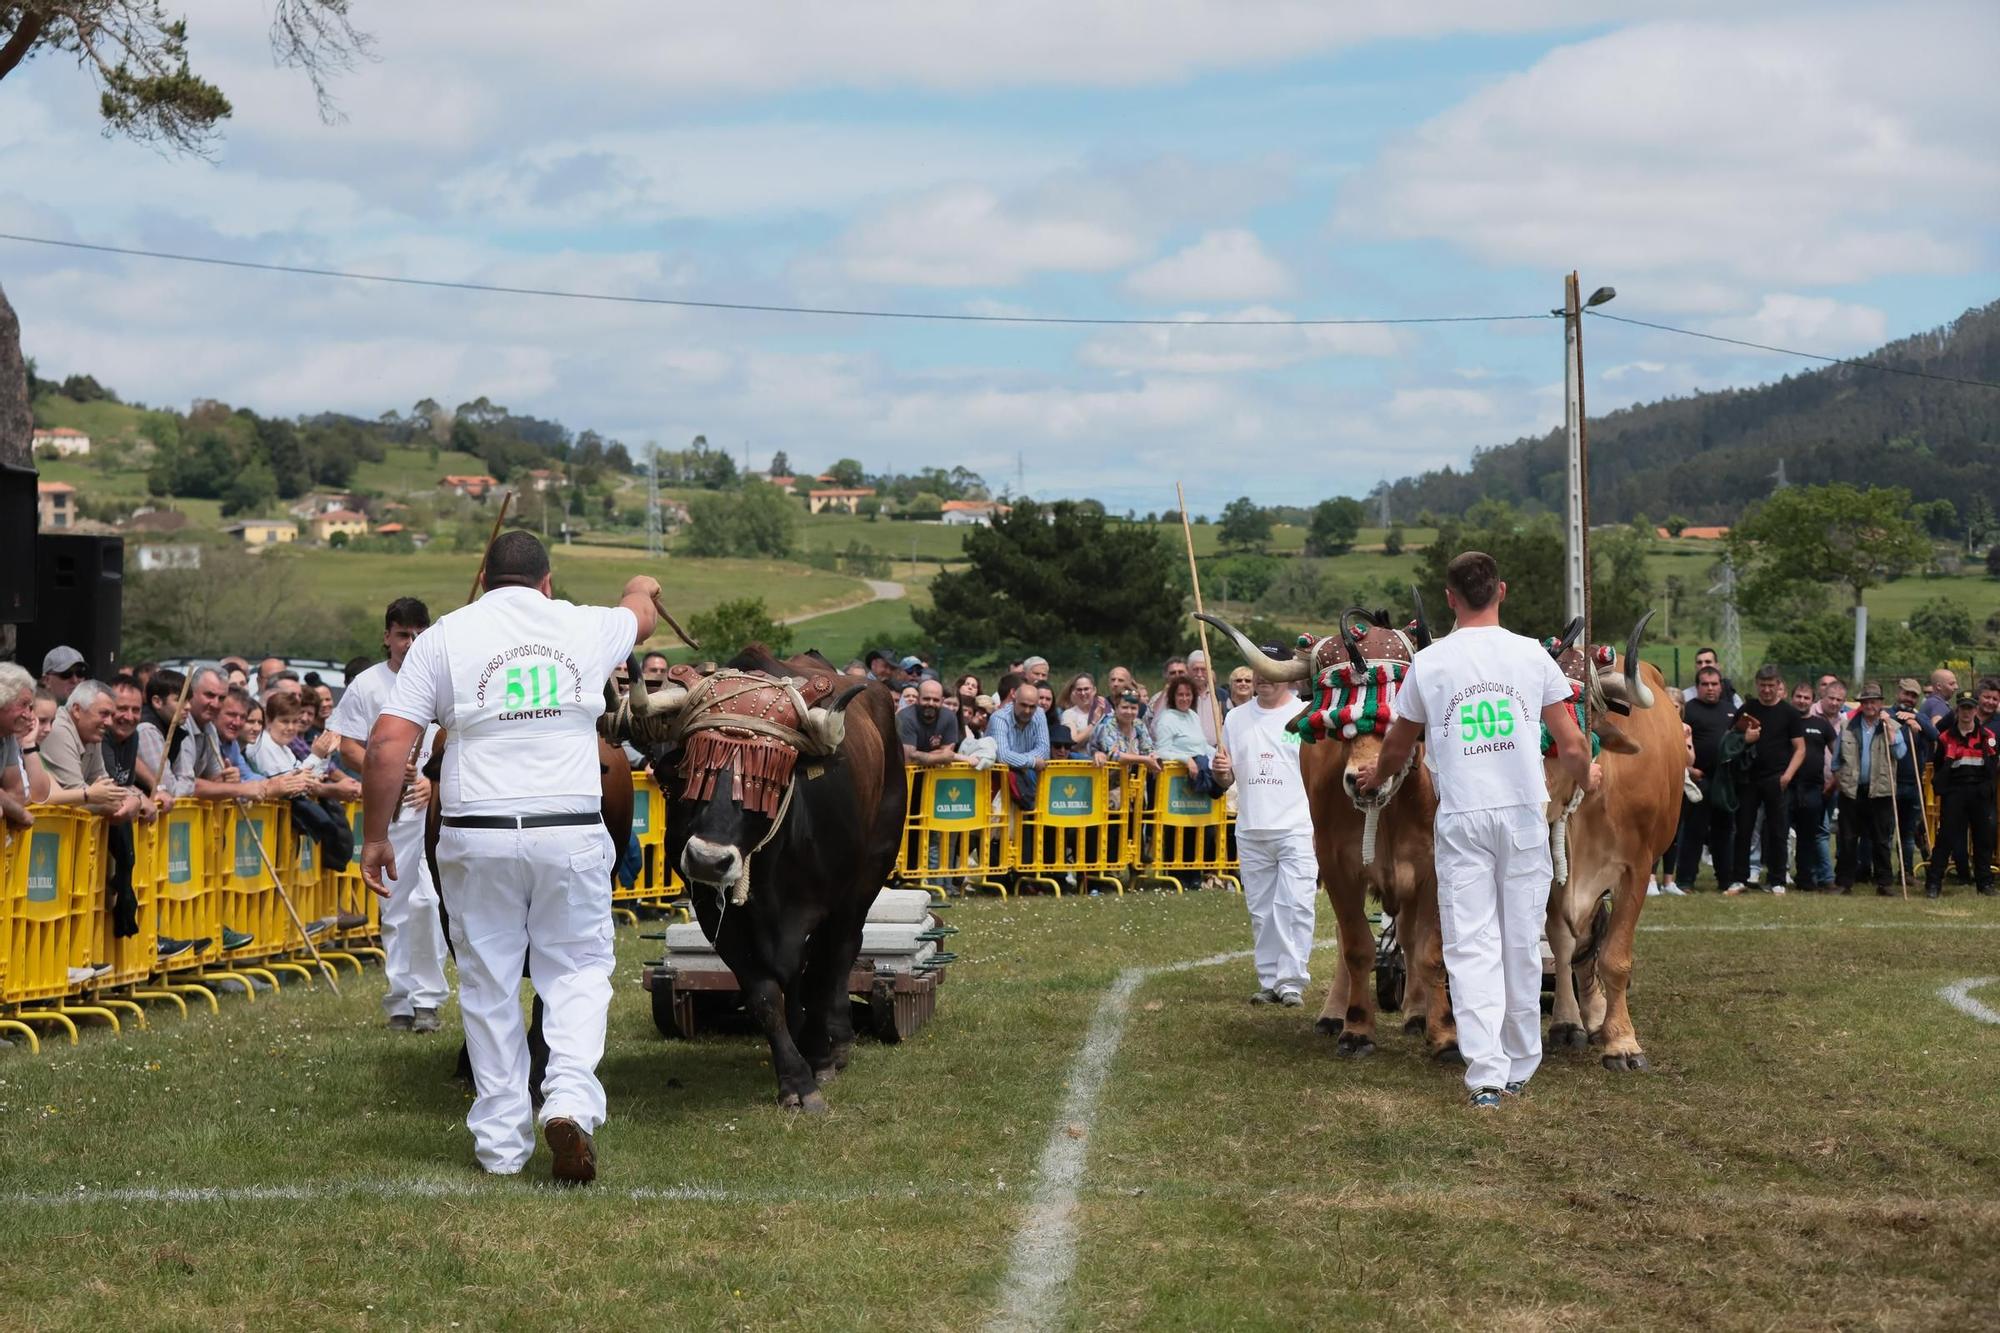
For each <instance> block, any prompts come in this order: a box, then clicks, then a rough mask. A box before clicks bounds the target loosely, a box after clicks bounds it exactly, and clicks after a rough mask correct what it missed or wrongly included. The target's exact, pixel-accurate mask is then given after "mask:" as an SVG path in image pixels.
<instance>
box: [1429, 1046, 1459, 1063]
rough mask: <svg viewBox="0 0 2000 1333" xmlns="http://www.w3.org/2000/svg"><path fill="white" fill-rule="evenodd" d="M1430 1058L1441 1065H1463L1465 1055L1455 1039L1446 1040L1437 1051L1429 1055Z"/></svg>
mask: <svg viewBox="0 0 2000 1333" xmlns="http://www.w3.org/2000/svg"><path fill="white" fill-rule="evenodd" d="M1431 1059H1433V1060H1435V1061H1437V1062H1438V1063H1439V1064H1441V1065H1463V1064H1464V1063H1465V1055H1464V1053H1463V1052H1461V1051H1460V1050H1459V1049H1458V1043H1457V1042H1455V1041H1452V1042H1446V1043H1445V1044H1444V1045H1442V1046H1440V1047H1438V1048H1437V1053H1436V1054H1435V1055H1433V1056H1431Z"/></svg>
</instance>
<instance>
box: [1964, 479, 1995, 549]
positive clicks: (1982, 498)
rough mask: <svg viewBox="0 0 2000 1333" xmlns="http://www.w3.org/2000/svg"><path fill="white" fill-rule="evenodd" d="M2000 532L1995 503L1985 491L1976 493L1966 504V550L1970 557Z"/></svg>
mask: <svg viewBox="0 0 2000 1333" xmlns="http://www.w3.org/2000/svg"><path fill="white" fill-rule="evenodd" d="M1996 531H2000V523H1996V522H1995V520H1994V517H1993V502H1992V501H1991V500H1989V499H1987V498H1986V495H1985V493H1984V492H1983V491H1975V492H1973V494H1972V498H1971V499H1969V500H1967V501H1966V502H1965V550H1966V554H1968V555H1970V554H1971V553H1972V552H1974V551H1977V550H1978V549H1979V548H1980V547H1981V546H1984V545H1985V544H1986V539H1987V538H1989V537H1991V536H1992V535H1993V534H1994V533H1995V532H1996Z"/></svg>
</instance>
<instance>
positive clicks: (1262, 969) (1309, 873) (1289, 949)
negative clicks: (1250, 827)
mask: <svg viewBox="0 0 2000 1333" xmlns="http://www.w3.org/2000/svg"><path fill="white" fill-rule="evenodd" d="M1236 851H1237V859H1238V861H1239V862H1240V866H1239V869H1240V872H1241V874H1242V876H1243V903H1244V906H1246V907H1248V908H1249V909H1250V945H1251V948H1252V949H1253V950H1254V952H1255V953H1256V955H1257V984H1258V985H1259V986H1261V987H1263V988H1264V989H1265V990H1285V989H1297V990H1300V991H1303V990H1304V989H1305V988H1306V983H1307V982H1309V981H1310V980H1312V976H1311V973H1310V972H1309V971H1308V964H1309V963H1310V962H1311V960H1312V947H1313V912H1314V908H1315V907H1316V906H1317V903H1318V897H1319V861H1318V859H1317V858H1316V857H1315V856H1314V855H1313V842H1312V834H1310V833H1243V832H1239V833H1237V835H1236Z"/></svg>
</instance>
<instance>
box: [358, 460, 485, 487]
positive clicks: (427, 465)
mask: <svg viewBox="0 0 2000 1333" xmlns="http://www.w3.org/2000/svg"><path fill="white" fill-rule="evenodd" d="M485 471H486V464H485V463H483V462H482V461H480V460H479V459H477V458H474V457H473V456H472V455H471V454H462V453H459V452H458V451H457V450H455V449H440V450H439V451H438V456H437V461H436V462H435V463H433V462H432V461H431V451H430V450H429V449H396V448H390V449H385V450H384V451H383V456H382V461H381V462H379V463H370V462H363V463H361V464H359V465H358V466H357V467H356V468H355V469H354V489H356V490H360V491H376V492H379V493H380V494H382V495H388V496H394V497H395V498H397V499H404V498H407V497H408V496H409V495H410V494H412V493H413V492H422V493H424V494H426V495H435V496H440V497H442V496H443V494H444V492H442V491H440V490H438V484H437V483H438V478H439V477H444V476H470V477H476V476H479V475H480V474H482V473H484V472H485Z"/></svg>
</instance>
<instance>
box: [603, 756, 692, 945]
mask: <svg viewBox="0 0 2000 1333" xmlns="http://www.w3.org/2000/svg"><path fill="white" fill-rule="evenodd" d="M632 834H633V836H634V837H636V838H638V840H639V874H638V877H637V878H636V879H634V880H633V881H632V887H631V888H629V889H628V888H626V887H625V886H624V885H623V884H619V883H614V884H613V885H612V886H611V910H612V912H613V914H615V915H618V916H623V917H624V918H625V919H626V920H628V921H632V922H635V923H636V922H637V921H638V919H639V914H638V913H637V912H636V911H634V910H633V909H634V908H638V907H651V908H658V909H660V910H662V911H671V912H678V913H679V914H680V915H681V917H682V918H683V919H686V920H692V919H693V918H694V912H693V910H692V909H691V908H690V907H689V906H688V901H687V885H686V884H685V883H683V882H682V880H681V877H680V874H679V872H678V871H676V870H675V869H674V867H672V866H670V865H668V864H667V801H666V796H665V795H664V794H663V793H662V792H661V791H660V784H659V783H657V782H655V781H654V780H653V775H652V774H651V773H650V772H646V771H643V770H641V771H639V772H635V773H633V774H632ZM624 854H625V849H624V848H623V847H621V848H619V849H618V855H619V857H620V858H622V857H623V856H624Z"/></svg>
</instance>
